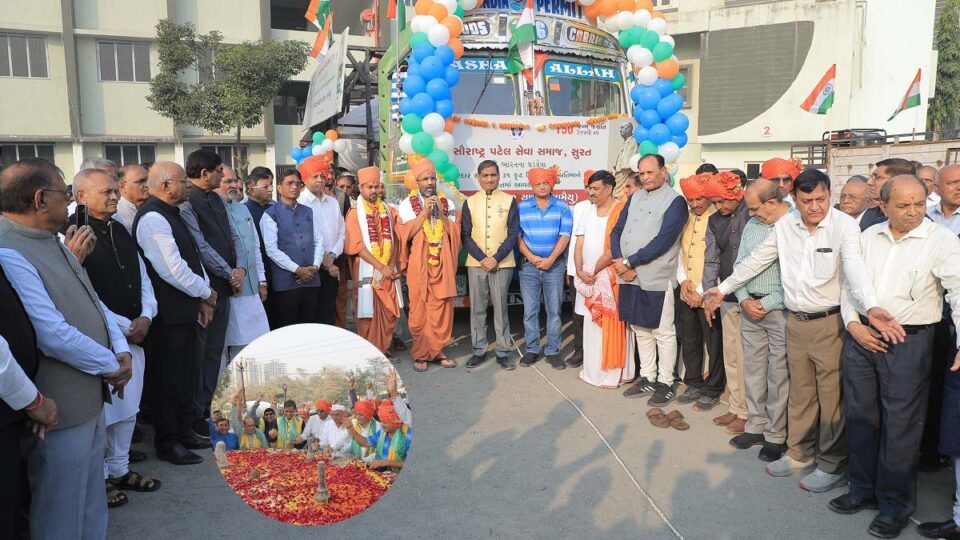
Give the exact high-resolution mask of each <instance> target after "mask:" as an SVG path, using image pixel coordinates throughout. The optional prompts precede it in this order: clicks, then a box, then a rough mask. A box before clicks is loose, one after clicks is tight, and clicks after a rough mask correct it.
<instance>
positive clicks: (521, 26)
mask: <svg viewBox="0 0 960 540" xmlns="http://www.w3.org/2000/svg"><path fill="white" fill-rule="evenodd" d="M536 42H537V29H536V26H535V24H534V17H533V0H527V5H526V6H525V7H524V8H523V11H522V12H521V13H520V20H519V21H517V25H516V26H515V27H514V28H513V32H511V34H510V48H509V50H508V52H507V68H508V69H509V71H510V73H520V72H521V71H523V70H525V69H531V68H533V66H534V56H533V45H534V44H535V43H536Z"/></svg>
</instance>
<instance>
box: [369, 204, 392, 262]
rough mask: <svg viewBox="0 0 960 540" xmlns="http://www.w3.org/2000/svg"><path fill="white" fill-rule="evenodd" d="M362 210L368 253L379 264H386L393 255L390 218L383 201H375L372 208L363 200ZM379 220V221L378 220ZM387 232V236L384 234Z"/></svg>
mask: <svg viewBox="0 0 960 540" xmlns="http://www.w3.org/2000/svg"><path fill="white" fill-rule="evenodd" d="M363 208H364V210H365V214H366V217H367V233H368V235H369V237H370V253H371V254H373V257H374V258H375V259H377V260H378V261H380V264H388V263H389V262H390V256H391V254H392V253H393V238H392V235H390V234H389V231H390V216H389V215H388V214H387V209H386V208H385V207H384V205H383V201H381V200H380V199H377V204H376V205H375V207H374V208H370V204H369V203H368V202H367V201H366V199H364V200H363ZM378 218H379V219H378ZM384 231H387V234H384Z"/></svg>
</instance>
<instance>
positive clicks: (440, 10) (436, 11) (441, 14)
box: [427, 4, 449, 21]
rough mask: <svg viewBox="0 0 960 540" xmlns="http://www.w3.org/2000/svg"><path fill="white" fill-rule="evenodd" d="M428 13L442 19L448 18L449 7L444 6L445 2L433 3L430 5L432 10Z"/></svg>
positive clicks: (439, 19)
mask: <svg viewBox="0 0 960 540" xmlns="http://www.w3.org/2000/svg"><path fill="white" fill-rule="evenodd" d="M427 15H432V16H433V18H434V19H436V20H438V21H442V20H444V19H446V18H447V15H449V13H447V8H445V7H443V4H433V5H432V6H430V11H429V12H428V13H427Z"/></svg>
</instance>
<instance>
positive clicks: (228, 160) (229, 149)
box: [200, 144, 247, 169]
mask: <svg viewBox="0 0 960 540" xmlns="http://www.w3.org/2000/svg"><path fill="white" fill-rule="evenodd" d="M233 148H234V147H233V145H232V144H216V145H203V146H201V147H200V149H201V150H210V151H211V152H216V153H217V154H218V155H219V156H220V159H222V160H223V164H224V165H226V166H227V167H230V168H231V169H236V168H237V167H236V165H234V161H233ZM240 157H241V158H243V162H244V163H246V162H247V145H243V146H241V147H240Z"/></svg>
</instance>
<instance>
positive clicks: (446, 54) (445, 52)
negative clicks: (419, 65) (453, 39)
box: [433, 45, 456, 66]
mask: <svg viewBox="0 0 960 540" xmlns="http://www.w3.org/2000/svg"><path fill="white" fill-rule="evenodd" d="M433 54H434V55H435V56H436V57H437V58H439V59H440V61H441V62H443V65H444V66H449V65H450V64H452V63H453V61H454V59H455V58H456V55H455V54H454V53H453V49H451V48H450V46H449V45H441V46H439V47H437V50H436V51H434V53H433Z"/></svg>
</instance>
